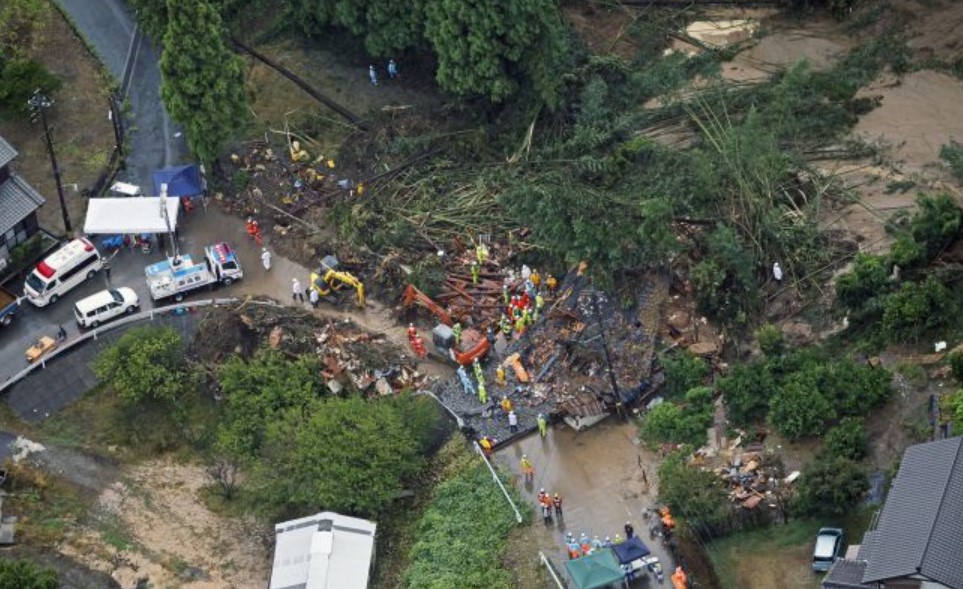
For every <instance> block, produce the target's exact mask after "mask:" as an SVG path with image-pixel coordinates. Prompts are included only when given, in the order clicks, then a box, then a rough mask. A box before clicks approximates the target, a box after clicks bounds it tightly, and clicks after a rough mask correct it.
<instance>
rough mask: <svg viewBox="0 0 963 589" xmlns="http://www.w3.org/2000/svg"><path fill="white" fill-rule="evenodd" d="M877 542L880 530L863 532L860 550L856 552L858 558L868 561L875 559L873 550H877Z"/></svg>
mask: <svg viewBox="0 0 963 589" xmlns="http://www.w3.org/2000/svg"><path fill="white" fill-rule="evenodd" d="M877 542H879V532H877V531H875V530H871V531H869V532H866V533H865V534H863V541H862V542H860V544H859V552H858V553H857V554H856V559H857V560H865V561H867V562H869V561H871V560H873V552H874V551H875V550H876V543H877Z"/></svg>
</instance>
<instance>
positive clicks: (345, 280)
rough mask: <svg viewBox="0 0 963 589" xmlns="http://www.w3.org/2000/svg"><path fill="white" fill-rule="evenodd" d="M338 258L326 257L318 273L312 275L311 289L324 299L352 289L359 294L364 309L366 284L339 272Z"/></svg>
mask: <svg viewBox="0 0 963 589" xmlns="http://www.w3.org/2000/svg"><path fill="white" fill-rule="evenodd" d="M340 264H341V263H340V262H339V261H338V258H336V257H334V256H324V257H323V258H321V265H320V267H319V268H318V269H317V271H315V272H312V273H311V288H312V289H313V290H315V291H316V292H317V293H318V294H319V295H321V296H322V297H326V296H329V295H331V294H332V293H335V292H338V291H339V290H341V289H343V288H345V287H351V288H353V289H355V290H356V291H357V292H358V306H359V307H361V308H364V284H362V283H361V281H360V280H358V279H357V278H355V277H354V276H353V275H352V274H350V273H348V272H344V271H341V270H338V266H340Z"/></svg>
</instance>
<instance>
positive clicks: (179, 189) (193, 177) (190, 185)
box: [151, 164, 204, 196]
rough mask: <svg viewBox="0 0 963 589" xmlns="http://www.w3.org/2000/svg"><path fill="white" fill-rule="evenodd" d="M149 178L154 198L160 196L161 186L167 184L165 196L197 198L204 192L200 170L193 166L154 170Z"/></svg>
mask: <svg viewBox="0 0 963 589" xmlns="http://www.w3.org/2000/svg"><path fill="white" fill-rule="evenodd" d="M151 176H152V177H153V179H154V195H155V196H156V195H159V194H160V189H161V184H167V196H198V195H200V194H202V193H203V192H204V185H203V184H202V183H201V169H200V168H199V167H197V166H196V165H194V164H190V165H187V166H174V167H173V168H164V169H163V170H156V171H155V172H154V173H153V174H152V175H151Z"/></svg>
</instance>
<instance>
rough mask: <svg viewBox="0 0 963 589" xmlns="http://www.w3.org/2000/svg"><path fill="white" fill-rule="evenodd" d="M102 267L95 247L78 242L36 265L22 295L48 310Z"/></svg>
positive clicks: (74, 241)
mask: <svg viewBox="0 0 963 589" xmlns="http://www.w3.org/2000/svg"><path fill="white" fill-rule="evenodd" d="M103 267H104V260H103V259H102V258H101V257H100V252H98V251H97V248H96V247H94V244H93V243H91V242H90V240H89V239H75V240H73V241H71V242H70V243H68V244H66V245H64V246H63V247H62V248H60V249H59V250H57V251H56V252H54V253H52V254H50V255H49V256H47V258H46V259H45V260H44V261H42V262H40V263H39V264H37V267H36V268H34V270H33V272H31V273H30V275H29V276H27V282H26V283H25V284H24V286H23V292H24V294H25V295H27V300H28V301H30V302H31V303H33V304H34V305H36V306H38V307H46V306H47V305H49V304H51V303H56V302H57V300H58V299H59V298H60V296H61V295H63V294H64V293H65V292H67V291H68V290H70V289H72V288H73V287H75V286H77V285H78V284H80V283H81V282H83V281H84V280H87V279H88V278H93V277H94V275H95V274H96V273H97V272H99V271H100V269H101V268H103Z"/></svg>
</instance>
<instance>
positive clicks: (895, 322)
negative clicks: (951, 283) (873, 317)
mask: <svg viewBox="0 0 963 589" xmlns="http://www.w3.org/2000/svg"><path fill="white" fill-rule="evenodd" d="M955 313H956V301H955V298H954V296H953V294H952V293H951V292H950V290H949V289H948V288H947V287H945V286H944V285H943V284H942V283H940V282H939V281H938V280H936V279H935V278H933V277H932V276H930V277H928V278H927V279H926V280H925V281H923V282H919V283H914V282H904V283H903V284H902V285H900V288H899V290H897V291H896V292H894V293H892V294H890V295H888V296H887V297H886V298H885V300H884V301H883V321H882V323H883V325H882V327H883V333H884V335H885V336H886V338H887V339H888V340H889V341H893V342H899V341H905V340H912V341H917V340H919V338H920V337H921V336H923V335H924V334H927V333H931V332H934V331H936V330H938V329H942V328H944V327H946V326H947V325H949V324H950V322H951V321H953V319H954V317H955Z"/></svg>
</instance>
